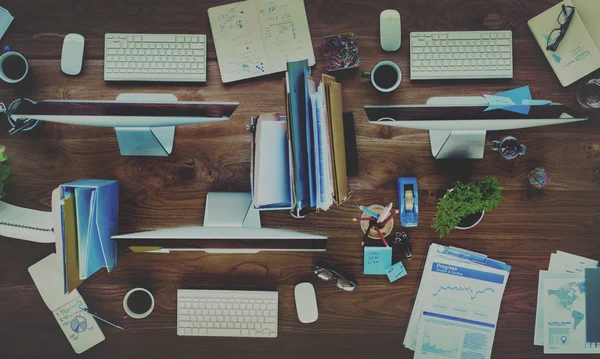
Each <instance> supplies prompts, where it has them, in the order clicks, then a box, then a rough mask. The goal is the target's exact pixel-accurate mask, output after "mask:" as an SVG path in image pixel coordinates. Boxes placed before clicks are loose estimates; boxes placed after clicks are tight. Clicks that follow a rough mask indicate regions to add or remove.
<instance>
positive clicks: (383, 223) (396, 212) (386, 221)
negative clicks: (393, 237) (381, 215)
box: [379, 209, 400, 227]
mask: <svg viewBox="0 0 600 359" xmlns="http://www.w3.org/2000/svg"><path fill="white" fill-rule="evenodd" d="M398 213H400V211H399V210H397V209H396V210H394V213H392V214H390V215H389V216H388V217H387V218H386V219H384V220H383V222H381V223H379V227H383V226H385V225H386V223H388V222H389V221H391V220H392V218H393V217H394V216H395V215H397V214H398Z"/></svg>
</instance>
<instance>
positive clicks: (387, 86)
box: [362, 61, 402, 92]
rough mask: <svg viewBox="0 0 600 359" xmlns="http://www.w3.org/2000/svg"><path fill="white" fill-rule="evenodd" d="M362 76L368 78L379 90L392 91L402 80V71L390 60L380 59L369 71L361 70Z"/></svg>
mask: <svg viewBox="0 0 600 359" xmlns="http://www.w3.org/2000/svg"><path fill="white" fill-rule="evenodd" d="M362 76H363V77H365V78H370V79H371V83H372V84H373V86H374V87H375V88H376V89H377V90H379V91H380V92H392V91H394V90H395V89H397V88H398V86H400V82H402V71H400V67H398V65H396V63H394V62H392V61H381V62H379V63H378V64H377V65H375V66H374V67H373V69H372V70H371V72H363V73H362Z"/></svg>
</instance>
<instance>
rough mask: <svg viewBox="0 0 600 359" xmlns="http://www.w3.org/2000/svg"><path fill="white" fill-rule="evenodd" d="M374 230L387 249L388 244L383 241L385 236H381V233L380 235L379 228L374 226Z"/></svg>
mask: <svg viewBox="0 0 600 359" xmlns="http://www.w3.org/2000/svg"><path fill="white" fill-rule="evenodd" d="M375 230H376V231H377V234H378V235H379V238H381V241H382V242H383V244H385V246H386V247H389V244H388V243H387V242H386V241H385V236H384V235H383V233H381V230H380V229H379V227H377V226H375Z"/></svg>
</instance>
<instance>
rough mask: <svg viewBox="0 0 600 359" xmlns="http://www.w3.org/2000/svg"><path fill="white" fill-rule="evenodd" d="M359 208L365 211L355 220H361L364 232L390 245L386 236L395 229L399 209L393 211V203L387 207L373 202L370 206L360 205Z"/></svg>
mask: <svg viewBox="0 0 600 359" xmlns="http://www.w3.org/2000/svg"><path fill="white" fill-rule="evenodd" d="M358 208H359V209H360V210H361V211H362V212H363V213H362V215H361V216H360V217H359V218H354V221H360V228H361V229H362V231H363V233H364V234H365V235H366V236H368V237H369V238H371V239H380V240H381V241H382V243H383V244H384V245H385V246H386V247H389V246H388V244H387V242H386V241H385V238H386V237H387V236H389V235H390V234H391V233H392V231H393V229H394V216H395V215H396V214H398V210H395V211H392V203H390V204H389V205H388V206H386V207H384V206H381V205H378V204H373V205H370V206H368V207H365V206H358Z"/></svg>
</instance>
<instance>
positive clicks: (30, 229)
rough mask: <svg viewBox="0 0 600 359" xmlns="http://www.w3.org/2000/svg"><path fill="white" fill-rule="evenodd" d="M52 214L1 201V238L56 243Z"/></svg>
mask: <svg viewBox="0 0 600 359" xmlns="http://www.w3.org/2000/svg"><path fill="white" fill-rule="evenodd" d="M53 227H54V226H53V223H52V213H51V212H43V211H36V210H33V209H27V208H22V207H17V206H13V205H12V204H8V203H5V202H1V201H0V236H4V237H10V238H17V239H23V240H28V241H32V242H38V243H54V240H55V238H54V234H53V232H52V228H53Z"/></svg>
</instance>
